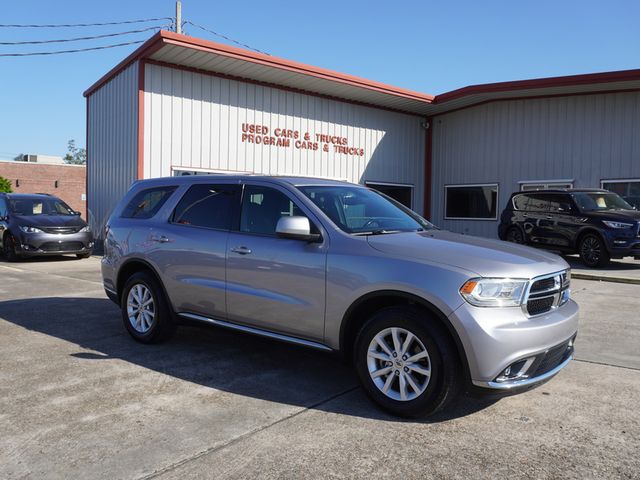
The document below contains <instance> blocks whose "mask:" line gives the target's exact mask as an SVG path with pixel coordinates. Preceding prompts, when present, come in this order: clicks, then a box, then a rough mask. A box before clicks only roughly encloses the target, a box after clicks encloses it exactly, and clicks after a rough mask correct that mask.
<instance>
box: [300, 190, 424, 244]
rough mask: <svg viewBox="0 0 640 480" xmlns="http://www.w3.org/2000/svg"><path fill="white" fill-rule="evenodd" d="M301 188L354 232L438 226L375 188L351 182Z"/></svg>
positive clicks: (340, 225) (337, 221)
mask: <svg viewBox="0 0 640 480" xmlns="http://www.w3.org/2000/svg"><path fill="white" fill-rule="evenodd" d="M298 188H299V190H300V191H301V192H302V193H304V194H305V195H306V196H307V197H309V199H310V200H311V201H312V202H313V203H315V204H316V205H317V207H318V208H319V209H320V210H322V211H323V212H324V214H325V215H326V216H327V217H329V218H330V219H331V221H332V222H333V223H335V224H336V225H337V226H338V227H340V229H342V230H343V231H345V232H347V233H350V234H353V235H375V234H382V233H395V232H411V231H413V232H415V231H421V230H429V229H432V228H435V227H434V226H433V225H432V224H430V223H429V222H428V221H426V220H425V219H424V218H422V217H420V216H419V215H418V214H416V213H415V212H413V211H411V210H409V209H408V208H406V207H405V206H404V205H402V204H400V203H398V202H396V201H395V200H392V199H391V198H389V197H387V196H386V195H383V194H381V193H379V192H376V191H374V190H369V189H366V188H360V187H350V186H312V187H298Z"/></svg>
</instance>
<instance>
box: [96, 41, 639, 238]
mask: <svg viewBox="0 0 640 480" xmlns="http://www.w3.org/2000/svg"><path fill="white" fill-rule="evenodd" d="M85 96H86V97H87V153H88V162H87V163H88V173H87V183H88V185H87V198H88V208H89V212H90V213H89V217H90V222H91V224H92V226H93V227H94V229H95V231H96V232H97V233H98V237H100V235H101V232H102V226H103V225H104V223H105V221H106V219H107V217H108V215H109V213H110V211H111V209H112V208H113V206H114V205H115V203H116V202H117V201H118V200H119V199H120V197H121V196H122V195H123V194H124V193H125V192H126V190H127V189H128V187H129V185H130V184H131V182H133V181H134V180H136V179H142V178H151V177H159V176H168V175H187V174H188V175H193V174H203V173H227V172H228V173H237V172H252V173H263V174H280V175H303V176H318V177H327V178H334V179H344V180H348V181H351V182H355V183H362V184H367V185H370V186H372V187H374V188H378V189H380V190H383V191H385V192H386V193H388V194H390V195H391V196H393V197H394V198H397V199H398V200H400V201H402V202H403V203H405V204H407V205H408V206H410V207H411V208H413V209H414V210H416V211H417V212H418V213H422V214H423V215H424V216H425V217H427V218H430V219H431V220H432V221H433V222H434V223H436V224H437V225H439V226H441V227H444V228H446V229H449V230H453V231H458V232H463V233H468V234H473V235H482V236H487V237H496V236H497V217H498V216H499V213H500V211H501V209H502V208H504V205H505V203H506V202H507V199H508V197H509V195H510V194H511V193H512V192H513V191H517V190H526V189H541V188H549V187H568V186H574V187H601V186H604V187H606V188H609V189H612V190H615V191H617V192H618V193H620V194H621V195H623V196H625V197H626V198H627V199H628V200H629V201H631V202H635V201H637V203H638V206H639V207H640V70H630V71H623V72H610V73H598V74H589V75H577V76H570V77H557V78H546V79H538V80H525V81H517V82H505V83H497V84H489V85H478V86H471V87H465V88H463V89H460V90H455V91H453V92H448V93H444V94H441V95H437V96H435V97H434V96H431V95H427V94H421V93H417V92H412V91H408V90H404V89H400V88H395V87H390V86H388V85H384V84H381V83H377V82H373V81H370V80H365V79H362V78H358V77H354V76H351V75H345V74H341V73H337V72H333V71H329V70H325V69H321V68H317V67H312V66H309V65H304V64H301V63H297V62H292V61H288V60H283V59H280V58H276V57H272V56H269V55H263V54H259V53H254V52H250V51H247V50H242V49H238V48H233V47H228V46H225V45H221V44H217V43H214V42H209V41H204V40H200V39H196V38H192V37H188V36H184V35H179V34H175V33H172V32H166V31H161V32H159V33H158V34H156V35H154V36H153V37H152V38H150V39H149V40H148V41H147V42H145V43H144V44H143V45H142V46H141V47H140V48H138V49H137V50H136V51H135V52H133V53H132V54H131V55H130V56H129V57H127V58H126V59H125V60H123V61H122V62H121V63H120V64H119V65H117V66H116V67H115V68H114V69H112V70H111V71H110V72H109V73H107V74H106V75H105V76H104V77H103V78H102V79H100V80H99V81H98V82H96V83H95V84H94V85H93V86H92V87H90V88H89V89H88V90H87V91H86V92H85Z"/></svg>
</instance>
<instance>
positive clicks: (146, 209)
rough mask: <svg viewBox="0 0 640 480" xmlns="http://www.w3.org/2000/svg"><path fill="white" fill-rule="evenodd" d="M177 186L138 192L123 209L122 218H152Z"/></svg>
mask: <svg viewBox="0 0 640 480" xmlns="http://www.w3.org/2000/svg"><path fill="white" fill-rule="evenodd" d="M176 188H177V187H155V188H148V189H146V190H141V191H140V192H138V193H137V194H136V195H135V196H134V197H133V198H132V199H131V201H130V202H129V203H128V204H127V206H126V207H125V208H124V210H123V211H122V215H120V216H121V217H122V218H142V219H144V218H151V217H153V216H154V215H155V214H156V213H158V210H160V208H162V205H164V203H165V202H166V201H167V200H168V199H169V197H171V194H172V193H173V192H174V191H175V190H176Z"/></svg>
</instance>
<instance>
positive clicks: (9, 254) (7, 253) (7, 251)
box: [2, 233, 22, 262]
mask: <svg viewBox="0 0 640 480" xmlns="http://www.w3.org/2000/svg"><path fill="white" fill-rule="evenodd" d="M2 253H3V254H4V258H5V259H6V260H7V261H8V262H18V261H20V260H21V259H22V257H21V256H20V254H19V253H18V252H17V251H16V239H15V237H14V236H13V235H11V233H6V234H5V236H4V239H3V240H2Z"/></svg>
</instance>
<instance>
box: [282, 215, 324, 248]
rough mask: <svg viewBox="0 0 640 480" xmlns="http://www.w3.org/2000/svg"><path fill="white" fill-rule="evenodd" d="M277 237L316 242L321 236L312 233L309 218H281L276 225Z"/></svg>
mask: <svg viewBox="0 0 640 480" xmlns="http://www.w3.org/2000/svg"><path fill="white" fill-rule="evenodd" d="M276 235H278V237H280V238H290V239H293V240H304V241H307V242H316V241H318V240H320V235H318V234H316V233H311V223H310V222H309V219H308V218H307V217H302V216H298V217H280V220H278V223H277V225H276Z"/></svg>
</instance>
